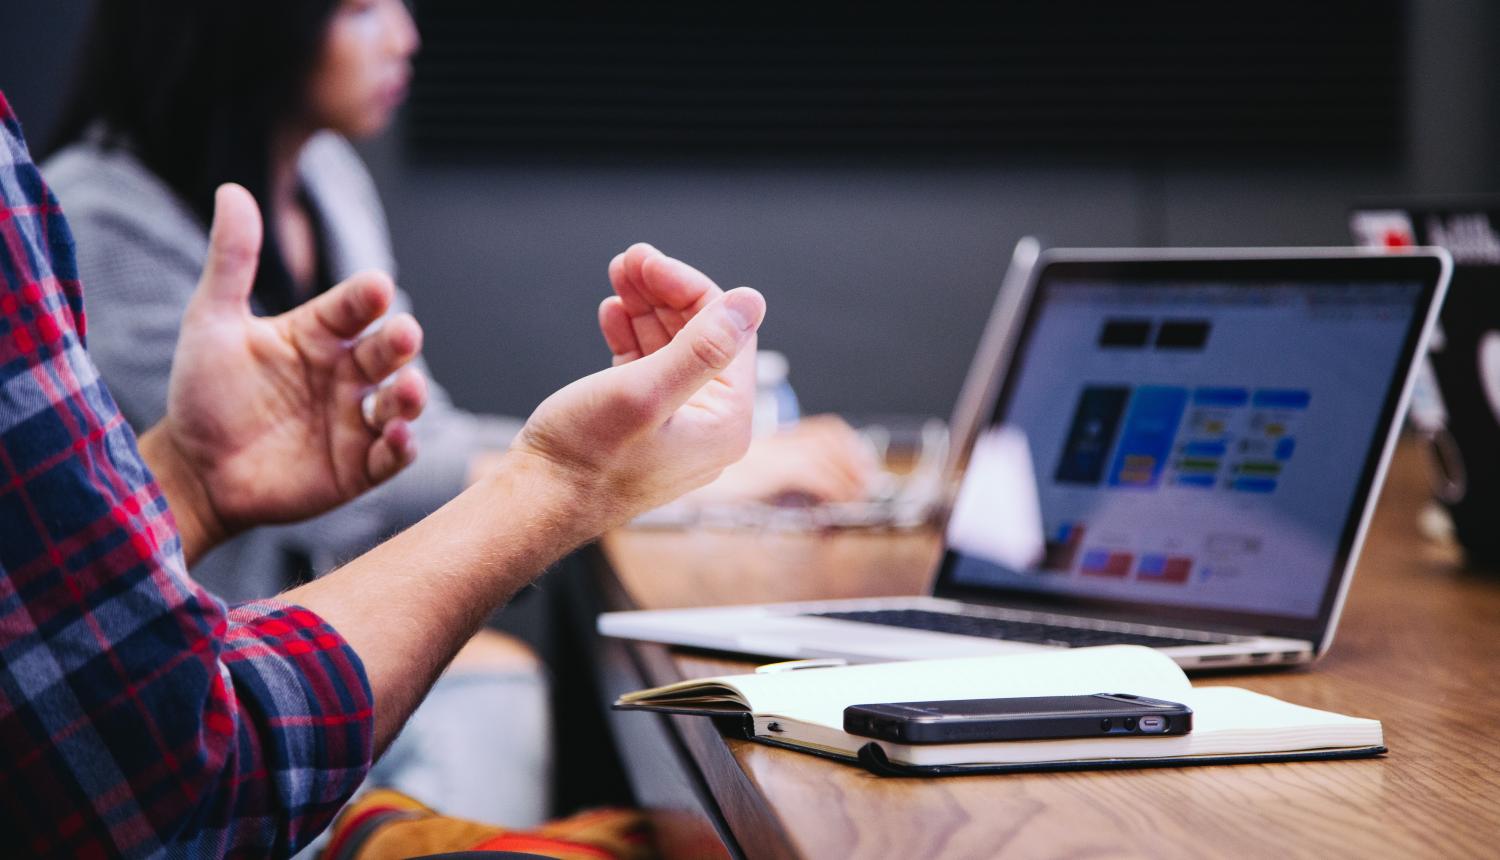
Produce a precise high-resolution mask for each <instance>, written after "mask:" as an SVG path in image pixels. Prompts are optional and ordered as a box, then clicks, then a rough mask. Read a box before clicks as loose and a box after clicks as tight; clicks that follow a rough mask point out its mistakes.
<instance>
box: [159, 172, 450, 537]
mask: <svg viewBox="0 0 1500 860" xmlns="http://www.w3.org/2000/svg"><path fill="white" fill-rule="evenodd" d="M214 204H215V205H214V223H213V228H212V230H211V232H210V236H209V251H208V259H207V262H206V264H205V266H204V270H203V276H202V278H201V279H200V280H199V282H198V289H197V292H195V293H194V294H193V297H192V300H191V301H190V302H189V303H188V306H187V310H186V311H185V312H184V314H183V319H182V329H181V335H180V336H179V339H178V343H177V351H176V354H175V356H174V357H173V362H172V378H171V382H170V383H169V386H168V393H167V416H166V417H165V418H164V419H163V420H162V423H161V424H159V425H157V426H156V427H154V428H152V430H151V431H149V432H148V433H147V434H146V435H145V436H143V437H142V440H141V448H142V451H143V452H148V451H151V452H155V453H156V455H157V456H155V457H152V456H149V455H148V461H149V462H151V465H152V467H153V469H155V470H157V471H158V473H159V476H160V477H162V482H163V485H164V486H166V487H168V488H169V492H168V497H169V500H170V501H171V502H172V504H173V509H174V512H175V513H176V514H177V518H178V520H179V523H182V521H183V520H184V518H185V516H186V517H189V518H193V519H197V520H199V522H197V523H192V522H189V523H186V524H183V532H184V543H185V544H188V545H189V546H188V555H189V557H190V558H191V557H193V556H194V555H195V554H196V553H195V552H194V551H193V550H194V549H195V547H194V546H192V545H191V544H192V540H191V538H192V537H193V535H192V534H191V532H192V531H193V527H194V526H196V527H197V528H198V529H199V530H201V532H203V534H202V535H201V536H200V537H201V538H203V539H204V540H205V541H206V542H207V543H208V544H210V545H211V544H212V543H213V542H214V541H215V540H217V539H220V538H222V537H223V536H224V535H225V534H228V533H231V532H233V531H235V530H237V529H241V528H245V527H248V526H252V525H255V524H258V523H266V522H286V521H290V520H296V519H302V518H306V517H309V516H312V515H314V514H317V513H321V512H323V511H325V510H328V509H329V508H332V507H334V506H335V505H338V504H340V503H341V502H344V501H347V500H349V499H351V498H353V497H355V496H357V495H359V494H360V493H362V492H364V491H365V490H368V489H369V488H371V487H373V486H374V485H376V484H378V483H380V482H381V481H384V480H385V479H387V478H389V477H391V476H392V475H394V474H396V473H397V472H399V471H400V470H401V469H402V468H403V467H404V466H406V464H408V463H410V462H411V460H412V458H413V457H414V456H415V455H416V446H415V442H414V440H413V438H412V434H411V428H410V426H409V425H408V423H407V422H408V421H410V420H412V419H414V418H416V417H417V415H418V414H420V413H421V411H422V407H423V405H424V404H425V402H426V398H427V387H426V382H425V381H424V380H423V379H422V376H421V374H419V373H418V372H417V371H416V370H415V369H412V368H406V369H402V368H403V366H404V365H405V364H406V363H407V362H408V361H410V360H411V359H412V357H413V356H415V355H416V354H417V351H418V350H419V349H420V347H421V342H422V331H421V328H420V327H419V326H418V325H417V322H416V320H414V319H412V318H411V317H410V316H409V315H406V314H401V315H398V316H395V317H392V318H391V319H388V320H386V321H385V323H384V325H382V326H380V327H379V328H378V329H377V330H375V331H373V332H369V333H366V332H365V329H366V328H367V327H369V326H370V324H371V323H373V322H374V321H375V320H377V319H379V318H380V317H381V315H383V314H384V313H385V312H386V310H387V309H388V308H389V307H390V304H391V301H392V298H393V296H394V289H395V288H394V286H393V285H392V284H391V281H390V279H389V278H388V277H386V276H385V275H382V274H378V273H367V274H359V275H355V276H354V277H352V278H350V279H349V280H347V281H345V282H343V283H342V284H339V285H338V286H336V287H334V288H333V289H331V290H329V291H328V292H326V293H324V294H323V295H321V296H318V297H317V298H315V299H313V300H312V301H309V302H307V303H306V304H303V305H301V306H299V307H297V308H295V309H293V310H291V311H288V312H286V313H284V314H281V315H280V316H276V317H257V316H255V315H254V314H252V313H251V311H250V304H249V300H250V291H251V287H252V285H253V284H254V280H255V269H256V262H257V259H258V255H259V252H260V242H261V222H260V213H259V210H258V209H257V207H256V205H255V200H254V198H252V197H251V196H250V194H249V192H247V191H245V190H244V189H243V188H240V187H239V186H236V185H225V186H222V187H220V188H219V190H218V194H217V196H216V197H215V200H214ZM398 371H399V372H398ZM393 374H394V378H392V379H390V380H389V381H388V382H387V378H388V377H392V375H393ZM382 382H387V384H385V385H383V386H382V385H381V383H382ZM377 386H379V388H378V389H377ZM377 390H378V393H377V394H376V396H375V397H374V403H373V409H370V410H369V412H370V414H369V415H368V416H367V415H365V414H364V410H362V408H361V405H362V400H363V399H364V398H365V396H366V394H368V393H369V392H371V391H377ZM367 418H368V420H367ZM163 471H165V472H166V473H167V474H165V475H162V474H160V473H162V472H163ZM173 490H175V492H173ZM180 508H185V509H186V510H183V509H180ZM202 548H206V547H199V548H198V549H202Z"/></svg>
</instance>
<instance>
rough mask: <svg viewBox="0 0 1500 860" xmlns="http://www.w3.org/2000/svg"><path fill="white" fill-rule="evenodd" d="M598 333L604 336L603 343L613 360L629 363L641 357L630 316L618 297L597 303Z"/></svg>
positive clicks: (611, 297)
mask: <svg viewBox="0 0 1500 860" xmlns="http://www.w3.org/2000/svg"><path fill="white" fill-rule="evenodd" d="M599 331H600V332H602V333H603V334H604V343H605V344H606V345H607V346H608V347H609V352H610V354H611V355H613V356H614V357H615V358H617V359H620V358H623V359H624V360H625V361H631V360H633V359H636V358H640V357H641V345H640V344H639V343H638V342H637V341H636V339H635V330H634V329H632V328H631V326H630V315H629V314H627V313H626V312H625V303H624V302H623V301H621V300H620V297H619V296H610V297H609V298H607V299H605V300H604V301H603V302H600V303H599Z"/></svg>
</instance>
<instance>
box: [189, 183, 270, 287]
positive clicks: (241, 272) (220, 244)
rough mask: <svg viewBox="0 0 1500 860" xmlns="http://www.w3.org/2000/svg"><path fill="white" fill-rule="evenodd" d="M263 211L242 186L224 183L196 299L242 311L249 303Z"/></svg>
mask: <svg viewBox="0 0 1500 860" xmlns="http://www.w3.org/2000/svg"><path fill="white" fill-rule="evenodd" d="M260 243H261V222H260V207H258V206H256V205H255V198H254V197H252V196H251V195H250V192H249V191H246V190H245V189H244V188H242V187H241V186H239V185H235V184H233V183H225V184H224V185H220V186H219V190H218V191H216V192H215V193H214V223H213V227H211V228H210V229H209V232H208V258H207V259H206V260H205V261H204V263H203V275H202V277H200V278H199V279H198V293H197V295H196V296H195V297H194V298H195V299H197V300H199V301H207V302H210V303H211V304H214V305H222V306H232V307H242V306H244V305H245V304H246V303H247V302H249V300H250V290H251V288H252V287H253V286H254V285H255V269H256V266H257V264H258V263H259V261H260Z"/></svg>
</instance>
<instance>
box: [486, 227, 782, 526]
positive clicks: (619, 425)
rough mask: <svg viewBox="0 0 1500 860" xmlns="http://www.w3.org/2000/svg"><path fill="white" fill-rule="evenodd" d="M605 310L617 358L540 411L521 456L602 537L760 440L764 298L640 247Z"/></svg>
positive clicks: (620, 267) (626, 259)
mask: <svg viewBox="0 0 1500 860" xmlns="http://www.w3.org/2000/svg"><path fill="white" fill-rule="evenodd" d="M610 276H611V280H612V281H613V283H614V287H615V291H616V293H617V294H618V296H617V297H616V298H613V299H611V300H610V301H607V302H606V303H605V305H604V306H603V307H602V308H601V311H600V324H601V327H602V328H603V329H604V334H605V339H606V341H607V342H608V343H609V346H610V348H611V351H612V352H613V353H614V354H615V366H614V367H612V368H610V369H608V370H603V371H600V372H599V373H596V374H594V375H592V376H587V377H584V378H583V379H580V380H578V381H576V382H574V383H573V384H571V385H569V386H567V387H566V388H563V389H562V390H560V391H558V392H557V393H555V394H553V395H552V396H551V397H549V398H547V399H546V400H545V401H543V403H542V404H541V405H540V406H538V407H537V409H536V411H535V412H534V413H532V416H531V418H530V419H529V420H528V421H527V422H526V426H525V428H523V429H522V431H521V433H520V435H519V436H518V437H517V438H516V441H515V442H514V443H513V444H512V445H511V454H512V455H513V456H522V457H531V458H535V459H536V460H538V461H540V462H541V463H542V464H544V465H545V467H546V468H547V470H548V471H549V472H550V473H551V474H552V475H555V476H557V477H558V478H560V479H561V480H562V481H563V482H565V484H566V485H568V486H569V487H570V488H572V490H573V491H574V492H576V494H577V499H578V500H579V503H580V504H579V507H578V509H577V511H576V514H577V516H578V520H579V521H578V522H575V523H573V524H572V525H573V527H574V528H575V529H577V530H578V531H579V532H580V533H587V534H586V535H584V536H585V537H592V536H593V535H596V534H598V533H599V532H602V531H604V530H606V529H608V528H610V527H612V526H615V525H618V524H620V523H622V522H625V521H626V520H628V519H630V518H631V517H632V516H635V515H636V514H639V513H641V512H643V511H646V510H649V509H650V508H653V507H656V506H658V505H662V504H665V503H666V502H669V501H671V500H672V499H675V498H676V497H678V496H680V495H682V494H683V493H686V492H688V491H689V490H693V489H696V488H697V487H700V486H703V485H704V484H706V483H708V482H709V481H711V480H713V479H714V478H715V477H717V476H718V474H719V472H720V471H722V470H723V469H724V467H725V466H728V465H729V464H730V463H733V462H735V461H736V460H738V459H740V458H741V457H742V456H744V454H745V450H746V448H747V446H748V445H749V444H750V414H751V411H752V409H753V405H754V399H755V332H756V329H758V328H759V326H760V323H761V320H762V319H763V318H764V316H765V307H766V306H765V299H764V298H763V297H762V296H761V295H760V293H758V292H756V291H755V290H752V289H750V288H748V287H741V288H739V289H736V290H732V291H730V292H728V293H724V292H723V291H722V290H720V289H719V288H718V286H716V285H715V284H714V283H713V282H712V281H711V280H709V279H708V278H707V277H706V276H705V275H703V274H702V273H701V272H698V271H697V270H696V269H693V268H692V267H690V266H688V265H686V264H684V263H681V262H679V261H677V260H673V259H671V258H670V257H667V256H665V255H664V254H662V253H661V252H660V251H657V250H656V249H655V248H651V247H650V246H649V245H637V246H634V247H632V248H631V249H630V250H629V251H627V252H626V253H625V254H622V255H621V256H620V257H617V258H616V260H615V262H614V263H613V264H611V266H610Z"/></svg>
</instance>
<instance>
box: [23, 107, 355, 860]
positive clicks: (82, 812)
mask: <svg viewBox="0 0 1500 860" xmlns="http://www.w3.org/2000/svg"><path fill="white" fill-rule="evenodd" d="M0 123H3V128H0V854H3V855H6V856H11V855H12V854H13V853H16V852H19V853H21V854H26V855H32V854H37V855H60V856H68V857H101V856H111V855H128V856H151V855H162V854H172V855H178V856H189V857H210V856H219V855H226V854H227V855H237V856H253V857H263V856H267V855H270V854H290V853H292V852H293V851H295V850H296V849H297V848H298V847H300V846H301V845H304V844H305V843H307V842H308V841H309V840H310V839H311V838H312V837H313V836H315V835H317V833H318V832H319V831H321V830H322V829H323V827H324V826H325V825H326V824H327V823H328V821H329V819H331V818H332V816H333V815H334V813H335V812H337V810H338V808H339V807H340V805H341V804H342V803H343V802H344V801H345V800H346V799H348V797H349V796H350V795H351V794H352V793H353V791H354V789H355V787H356V786H357V785H358V784H359V782H360V781H361V779H363V777H364V774H365V771H366V770H367V769H368V767H369V764H370V752H371V736H372V711H371V705H372V698H371V693H370V687H369V683H368V681H367V680H366V678H365V675H364V667H363V666H362V665H361V663H360V661H359V658H358V656H356V655H355V653H354V651H353V650H352V649H351V648H350V647H349V646H348V644H347V643H345V642H344V640H343V639H342V638H340V637H339V635H338V634H337V633H335V632H334V631H333V629H332V628H330V627H329V626H328V625H327V624H326V623H325V622H324V621H323V620H322V619H321V618H319V617H318V616H316V615H314V614H313V613H311V612H308V611H307V610H305V609H302V608H300V607H297V606H291V605H287V604H284V603H277V602H272V601H263V602H257V603H250V604H246V605H243V606H239V607H236V608H234V609H226V608H225V606H224V604H223V603H221V602H220V601H218V600H217V599H216V598H214V597H213V596H211V595H210V594H208V593H207V592H205V591H204V590H203V589H202V588H200V587H199V586H197V585H196V584H194V583H193V581H192V580H191V579H189V578H188V575H187V570H186V565H185V563H184V561H183V557H182V543H181V540H180V538H179V536H178V533H177V527H176V523H175V521H174V520H173V519H172V514H171V512H170V511H169V510H168V509H167V501H166V498H165V497H164V496H163V495H162V492H161V488H160V487H158V486H157V484H156V481H155V480H154V479H153V478H152V476H151V473H150V471H149V470H148V469H147V468H146V465H145V463H144V462H143V461H142V460H141V455H140V453H139V451H138V450H137V448H136V441H135V436H134V434H133V433H132V432H131V430H130V427H129V425H127V424H126V423H125V421H124V420H122V419H121V417H120V412H119V410H118V409H117V408H116V407H115V403H114V400H113V399H112V398H111V397H110V395H109V392H108V390H107V389H106V388H105V387H104V384H103V383H102V382H101V381H100V380H99V376H98V373H97V371H96V370H95V368H94V365H93V363H92V362H91V361H90V360H89V357H88V354H87V353H86V352H85V351H84V318H83V301H82V293H81V289H80V285H79V283H78V275H77V270H76V267H75V264H74V259H73V239H72V235H71V233H70V232H69V231H68V225H67V222H66V221H65V220H64V219H63V215H62V211H61V210H60V209H59V208H58V205H57V199H56V198H55V197H53V195H52V193H51V191H50V190H48V188H47V187H46V185H45V184H44V183H43V182H42V178H41V174H40V173H39V172H38V171H37V169H36V166H35V165H34V164H32V163H31V159H30V156H29V155H28V154H27V151H26V147H25V144H24V143H23V141H22V139H21V128H20V125H19V123H18V122H17V121H16V119H15V116H14V114H12V112H11V109H10V105H9V104H8V103H7V102H6V101H5V97H4V95H3V94H0Z"/></svg>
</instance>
